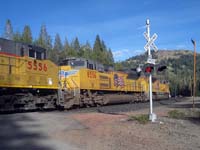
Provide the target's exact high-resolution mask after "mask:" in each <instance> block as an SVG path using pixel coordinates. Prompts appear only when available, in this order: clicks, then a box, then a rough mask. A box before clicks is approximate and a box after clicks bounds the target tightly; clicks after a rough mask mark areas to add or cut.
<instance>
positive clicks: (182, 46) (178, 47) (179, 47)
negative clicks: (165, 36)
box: [176, 44, 186, 49]
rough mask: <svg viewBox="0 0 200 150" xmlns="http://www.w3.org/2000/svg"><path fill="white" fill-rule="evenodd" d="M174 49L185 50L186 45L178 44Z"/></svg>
mask: <svg viewBox="0 0 200 150" xmlns="http://www.w3.org/2000/svg"><path fill="white" fill-rule="evenodd" d="M176 48H177V49H181V48H186V45H184V44H179V45H176Z"/></svg>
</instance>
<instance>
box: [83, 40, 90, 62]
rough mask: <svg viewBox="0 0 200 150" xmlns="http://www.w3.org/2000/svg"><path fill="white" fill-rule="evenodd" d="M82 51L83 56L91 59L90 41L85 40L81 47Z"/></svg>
mask: <svg viewBox="0 0 200 150" xmlns="http://www.w3.org/2000/svg"><path fill="white" fill-rule="evenodd" d="M82 49H83V51H84V53H83V57H84V58H86V59H91V60H92V48H91V46H90V43H89V42H88V41H87V42H86V44H85V45H84V46H83V47H82Z"/></svg>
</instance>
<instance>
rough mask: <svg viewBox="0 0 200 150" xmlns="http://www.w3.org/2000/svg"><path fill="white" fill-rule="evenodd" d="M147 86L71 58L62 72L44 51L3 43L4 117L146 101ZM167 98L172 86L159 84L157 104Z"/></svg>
mask: <svg viewBox="0 0 200 150" xmlns="http://www.w3.org/2000/svg"><path fill="white" fill-rule="evenodd" d="M148 86H149V85H148V80H147V78H146V77H145V76H143V77H140V78H138V79H131V78H129V75H128V74H127V73H123V72H115V71H105V68H104V67H103V65H100V64H98V63H95V62H93V61H90V60H85V59H80V58H70V59H65V60H63V61H62V63H61V65H60V66H58V65H56V64H54V63H53V62H51V61H50V60H47V59H46V50H45V49H43V48H40V47H37V46H33V45H28V44H24V43H19V42H13V41H9V40H5V39H1V38H0V111H13V110H33V109H49V108H71V107H73V106H95V105H105V104H108V103H122V102H123V103H124V102H134V101H147V100H148ZM168 97H169V86H168V84H165V83H161V82H160V81H159V80H155V81H154V82H153V98H154V99H163V98H168Z"/></svg>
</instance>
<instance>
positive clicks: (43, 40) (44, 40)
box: [35, 25, 49, 48]
mask: <svg viewBox="0 0 200 150" xmlns="http://www.w3.org/2000/svg"><path fill="white" fill-rule="evenodd" d="M48 39H49V35H48V33H47V29H46V26H45V25H42V26H41V29H40V34H39V38H38V40H37V41H36V42H35V43H36V45H38V46H41V47H43V48H47V47H48V46H47V45H48Z"/></svg>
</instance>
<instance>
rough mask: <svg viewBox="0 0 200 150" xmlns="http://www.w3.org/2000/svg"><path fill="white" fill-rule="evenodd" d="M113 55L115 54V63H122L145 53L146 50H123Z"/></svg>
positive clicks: (114, 52)
mask: <svg viewBox="0 0 200 150" xmlns="http://www.w3.org/2000/svg"><path fill="white" fill-rule="evenodd" d="M112 53H113V56H114V59H115V61H122V60H125V59H128V58H130V57H132V56H135V55H139V54H142V53H144V50H130V49H122V50H117V51H113V52H112Z"/></svg>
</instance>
